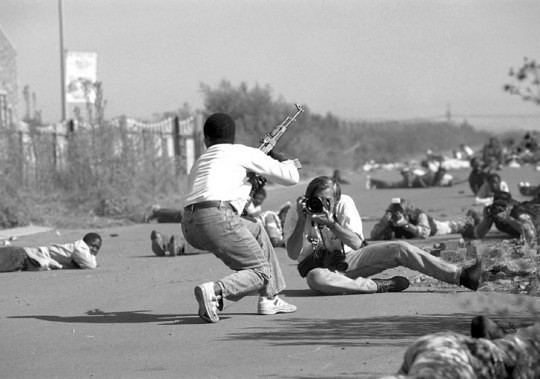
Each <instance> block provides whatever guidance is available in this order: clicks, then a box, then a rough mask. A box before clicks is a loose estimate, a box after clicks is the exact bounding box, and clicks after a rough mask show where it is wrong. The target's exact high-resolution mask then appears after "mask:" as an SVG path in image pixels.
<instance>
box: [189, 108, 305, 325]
mask: <svg viewBox="0 0 540 379" xmlns="http://www.w3.org/2000/svg"><path fill="white" fill-rule="evenodd" d="M235 129H236V127H235V123H234V120H233V119H232V118H231V117H230V116H229V115H226V114H223V113H215V114H213V115H211V116H210V117H209V118H208V119H207V120H206V122H205V124H204V142H205V145H206V147H207V150H206V151H205V152H204V153H203V154H202V155H201V156H200V157H199V158H198V159H197V161H196V162H195V164H194V165H193V167H192V169H191V172H190V174H189V178H188V195H187V197H186V199H185V204H187V206H186V207H185V208H184V217H183V218H182V232H183V234H184V237H185V238H186V240H187V242H189V243H190V244H191V245H192V246H194V247H195V248H197V249H201V250H207V251H210V252H212V253H213V254H214V255H215V256H216V257H218V258H219V259H221V260H222V261H223V263H225V265H227V267H229V268H230V269H232V270H234V271H235V273H233V274H231V275H229V276H226V277H224V278H222V279H220V280H218V281H215V282H206V283H203V284H201V285H199V286H197V287H195V297H196V299H197V301H198V303H199V317H200V318H201V319H203V320H204V321H206V322H217V321H219V315H218V310H222V309H223V299H227V300H232V301H236V300H239V299H241V298H242V297H244V296H246V295H247V294H249V293H252V292H254V291H258V293H259V295H260V297H259V303H258V313H259V314H265V315H267V314H276V313H288V312H294V311H295V310H296V307H295V306H294V305H291V304H288V303H286V302H285V301H283V300H282V299H280V298H279V297H278V296H277V294H278V293H279V292H281V291H282V290H283V289H284V288H285V281H284V279H283V275H282V273H281V268H280V266H279V262H278V260H277V257H276V254H275V251H274V249H273V247H272V244H271V242H270V239H269V238H268V234H267V233H266V231H265V230H264V227H263V226H262V224H261V223H257V222H252V221H249V220H246V219H244V218H242V217H240V214H241V213H242V210H243V209H244V207H245V205H246V202H247V200H248V198H249V194H250V191H251V183H250V181H249V178H248V174H251V173H255V174H258V175H262V176H264V177H266V178H268V179H270V180H272V182H274V183H277V184H282V185H289V186H290V185H294V184H297V183H298V181H299V174H298V169H297V167H296V165H295V162H294V161H292V160H283V161H278V160H277V159H273V158H272V157H270V156H268V155H266V154H265V153H263V152H262V151H261V150H259V149H256V148H253V147H248V146H245V145H241V144H235V143H234V141H235Z"/></svg>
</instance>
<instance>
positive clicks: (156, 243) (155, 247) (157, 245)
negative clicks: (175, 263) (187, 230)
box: [150, 230, 165, 257]
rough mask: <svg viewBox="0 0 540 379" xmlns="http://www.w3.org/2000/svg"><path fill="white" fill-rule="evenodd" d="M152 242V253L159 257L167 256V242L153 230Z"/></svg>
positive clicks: (151, 234)
mask: <svg viewBox="0 0 540 379" xmlns="http://www.w3.org/2000/svg"><path fill="white" fill-rule="evenodd" d="M150 240H151V241H152V252H153V253H154V254H156V255H157V256H158V257H163V256H164V255H165V242H164V241H163V236H162V235H161V233H159V232H156V231H155V230H152V233H150Z"/></svg>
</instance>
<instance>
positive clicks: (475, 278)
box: [459, 259, 482, 291]
mask: <svg viewBox="0 0 540 379" xmlns="http://www.w3.org/2000/svg"><path fill="white" fill-rule="evenodd" d="M481 279H482V260H481V259H477V260H476V262H475V263H474V264H473V265H471V266H469V267H463V269H462V270H461V274H460V275H459V285H461V286H463V287H467V288H468V289H470V290H473V291H476V290H477V289H478V287H479V286H480V280H481Z"/></svg>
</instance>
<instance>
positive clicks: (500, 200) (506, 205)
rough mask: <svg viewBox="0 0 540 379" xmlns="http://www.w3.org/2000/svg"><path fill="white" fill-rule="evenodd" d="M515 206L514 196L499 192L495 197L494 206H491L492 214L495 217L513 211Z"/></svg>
mask: <svg viewBox="0 0 540 379" xmlns="http://www.w3.org/2000/svg"><path fill="white" fill-rule="evenodd" d="M512 206H513V201H512V195H511V194H510V193H508V192H504V191H497V192H495V194H494V196H493V204H491V206H490V213H491V216H492V217H495V216H497V215H499V214H501V213H502V212H505V211H507V210H509V209H511V208H512Z"/></svg>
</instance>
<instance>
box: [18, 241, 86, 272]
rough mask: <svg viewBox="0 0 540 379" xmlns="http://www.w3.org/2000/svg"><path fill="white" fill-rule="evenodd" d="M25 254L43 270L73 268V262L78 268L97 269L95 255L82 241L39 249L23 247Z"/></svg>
mask: <svg viewBox="0 0 540 379" xmlns="http://www.w3.org/2000/svg"><path fill="white" fill-rule="evenodd" d="M24 250H25V251H26V254H27V255H28V256H29V257H30V258H32V259H34V260H36V261H37V262H38V263H39V265H40V266H41V267H42V268H44V269H61V268H64V267H73V266H74V265H73V262H75V263H77V265H79V267H80V268H88V269H93V268H96V267H97V261H96V257H95V255H92V254H91V253H90V248H89V247H88V245H87V244H86V242H84V241H83V240H78V241H75V242H74V243H67V244H63V245H50V246H40V247H25V248H24Z"/></svg>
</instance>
